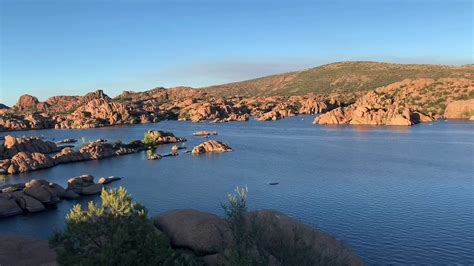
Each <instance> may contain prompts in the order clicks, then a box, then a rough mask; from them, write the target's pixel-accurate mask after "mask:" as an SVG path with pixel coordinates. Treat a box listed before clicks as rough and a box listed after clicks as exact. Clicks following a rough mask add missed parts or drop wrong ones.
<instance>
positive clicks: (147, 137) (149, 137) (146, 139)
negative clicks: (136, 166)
mask: <svg viewBox="0 0 474 266" xmlns="http://www.w3.org/2000/svg"><path fill="white" fill-rule="evenodd" d="M143 144H145V145H146V146H153V145H155V139H154V138H153V136H152V135H151V134H150V133H149V132H146V133H145V135H144V136H143Z"/></svg>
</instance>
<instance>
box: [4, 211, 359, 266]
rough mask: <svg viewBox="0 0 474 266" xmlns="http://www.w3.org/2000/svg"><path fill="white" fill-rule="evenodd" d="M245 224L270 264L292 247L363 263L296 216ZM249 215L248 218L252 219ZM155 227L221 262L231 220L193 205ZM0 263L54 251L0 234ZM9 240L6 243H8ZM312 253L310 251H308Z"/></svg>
mask: <svg viewBox="0 0 474 266" xmlns="http://www.w3.org/2000/svg"><path fill="white" fill-rule="evenodd" d="M246 220H248V221H249V222H247V223H246V224H247V225H246V227H247V228H246V230H254V229H252V228H251V227H252V226H258V228H259V230H260V235H261V238H262V239H259V242H258V243H256V244H257V245H258V250H259V252H264V253H265V254H266V256H268V257H269V258H270V259H271V261H269V262H268V263H269V265H282V261H285V260H288V259H291V258H290V257H289V255H290V254H291V256H295V255H296V254H294V253H292V252H294V251H292V250H282V247H291V248H293V249H294V250H295V251H296V250H298V251H299V252H302V254H303V255H304V253H303V252H304V251H306V252H309V253H308V254H310V253H311V252H312V250H318V252H319V253H323V254H324V255H325V256H326V257H327V258H331V257H333V258H338V261H337V262H336V261H334V262H333V263H344V264H345V265H362V264H363V263H362V261H361V260H360V259H359V258H358V257H357V256H356V255H354V254H353V253H352V252H351V251H350V250H349V249H348V248H347V247H346V246H345V245H344V244H343V243H342V242H341V241H339V240H337V239H336V238H335V237H333V236H331V235H329V234H327V233H324V232H322V231H320V230H317V229H314V228H312V227H310V226H308V225H306V224H303V223H301V222H299V221H297V220H296V219H293V218H290V217H288V216H287V215H285V214H283V213H280V212H278V211H274V210H260V211H254V212H249V213H247V214H246ZM250 221H251V222H250ZM153 223H154V225H155V228H156V230H158V231H159V232H160V233H162V234H164V235H165V236H166V237H167V238H168V239H169V241H170V243H171V245H172V247H173V249H175V250H176V251H179V252H180V253H182V254H188V255H187V256H192V257H193V258H194V260H195V261H196V262H197V263H199V264H200V265H222V264H223V263H225V257H226V256H227V255H228V254H226V252H227V250H228V249H229V247H230V246H231V245H232V241H233V239H232V233H231V228H230V227H229V226H230V225H229V224H228V223H227V221H226V220H225V219H223V218H220V217H219V216H217V215H214V214H211V213H206V212H201V211H197V210H193V209H184V210H172V211H168V212H164V213H161V214H158V215H156V216H155V217H154V218H153ZM0 243H3V244H0V246H1V247H2V248H1V251H0V264H2V265H18V263H25V264H28V265H39V264H41V265H57V261H56V259H57V252H56V251H55V250H54V249H53V248H51V247H50V246H49V245H48V242H47V241H44V240H36V239H32V238H29V237H24V236H0ZM7 243H8V244H7ZM311 254H312V253H311Z"/></svg>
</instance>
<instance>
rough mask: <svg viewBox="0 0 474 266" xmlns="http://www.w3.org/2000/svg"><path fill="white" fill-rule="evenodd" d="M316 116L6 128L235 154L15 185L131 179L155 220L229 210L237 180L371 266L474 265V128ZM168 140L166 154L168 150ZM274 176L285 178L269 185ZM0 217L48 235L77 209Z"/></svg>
mask: <svg viewBox="0 0 474 266" xmlns="http://www.w3.org/2000/svg"><path fill="white" fill-rule="evenodd" d="M312 121H313V117H312V116H297V117H292V118H288V119H283V120H280V121H274V122H257V121H253V120H252V121H249V122H246V123H243V122H231V123H225V124H210V123H201V124H192V123H189V122H178V121H163V122H159V123H156V124H146V125H130V126H116V127H108V128H98V129H84V130H41V131H22V132H11V133H2V134H1V135H2V136H3V135H6V134H13V135H16V136H24V135H25V136H44V137H45V138H46V139H49V140H51V139H54V140H62V139H65V138H76V139H79V143H78V145H82V143H81V138H84V140H85V141H88V140H96V139H98V138H104V139H108V140H122V141H124V142H125V141H130V140H133V139H142V138H143V133H144V132H145V131H146V130H148V129H160V130H165V131H171V132H173V133H174V134H175V135H177V136H180V137H185V138H187V139H188V142H186V144H185V145H186V146H187V147H188V148H190V149H192V147H193V146H195V145H197V144H199V143H200V142H203V141H205V140H206V139H205V138H202V137H195V136H192V133H193V132H195V131H199V130H208V131H217V132H218V133H219V135H218V136H213V137H211V139H217V140H221V141H223V142H225V143H227V144H229V145H230V146H231V147H232V148H233V149H234V151H233V152H229V153H224V154H213V155H201V156H192V155H191V154H185V153H184V152H183V153H181V154H180V155H179V156H176V157H168V158H163V159H162V160H158V161H148V160H146V156H145V153H144V152H142V153H137V154H131V155H125V156H121V157H114V158H109V159H104V160H100V161H88V162H80V163H72V164H65V165H59V166H56V167H54V168H51V169H45V170H40V171H36V172H31V173H26V174H21V175H15V176H11V177H9V178H8V179H7V180H6V181H5V182H6V183H16V182H20V181H21V182H25V181H28V180H29V179H32V178H44V179H47V180H50V181H53V182H56V183H59V184H61V185H63V186H66V184H67V179H68V178H69V177H72V176H76V175H81V174H92V175H94V176H95V177H96V181H97V180H98V178H99V177H101V176H111V175H117V176H125V179H123V180H121V181H118V182H115V183H113V184H112V185H111V186H110V187H118V186H124V187H125V188H127V190H128V191H129V192H130V193H131V194H132V195H133V197H134V199H135V200H136V201H137V202H140V203H142V204H143V205H145V206H146V207H147V208H148V210H149V213H150V215H151V216H152V215H155V214H157V213H159V212H162V211H166V210H170V209H179V208H195V209H199V210H202V211H209V212H213V213H216V214H218V215H223V211H222V209H221V203H222V202H225V201H226V197H227V193H230V192H232V191H233V189H234V188H235V187H236V186H247V187H248V189H249V206H250V209H268V208H271V209H277V210H279V211H282V212H284V213H286V214H288V215H290V216H292V217H295V218H297V219H299V220H301V221H303V222H305V223H308V224H311V225H313V226H315V227H318V228H320V229H322V230H324V231H326V232H329V233H331V234H333V235H335V236H336V237H337V238H339V239H341V240H343V241H344V242H345V243H346V244H347V245H348V246H350V247H351V248H352V249H353V250H354V251H355V252H356V253H357V254H358V255H359V256H360V257H362V259H363V260H364V261H366V262H367V263H369V264H382V263H383V264H388V263H405V264H420V263H425V264H455V263H460V264H472V263H474V253H473V251H472V248H473V247H474V182H473V173H474V123H472V122H444V121H439V122H434V123H430V124H421V125H415V126H412V127H380V126H379V127H371V126H358V127H352V126H318V125H313V124H312ZM170 148H171V145H163V146H162V147H160V148H159V150H158V152H159V153H169V152H170ZM269 182H279V184H278V185H275V186H271V185H269V184H268V183H269ZM98 199H99V196H91V197H83V198H81V199H80V200H77V201H63V202H61V203H59V204H58V205H57V209H56V210H50V211H46V212H42V213H37V214H29V215H20V216H16V217H11V218H8V219H3V220H0V234H19V235H30V236H33V237H37V238H48V236H50V235H51V234H52V233H53V232H54V231H55V230H58V229H60V228H61V227H62V226H63V225H64V218H65V215H66V214H67V213H68V211H69V209H70V208H71V206H72V205H74V204H76V203H78V202H79V203H83V204H84V203H86V202H88V201H90V200H98Z"/></svg>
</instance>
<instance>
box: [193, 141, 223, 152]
mask: <svg viewBox="0 0 474 266" xmlns="http://www.w3.org/2000/svg"><path fill="white" fill-rule="evenodd" d="M228 151H232V148H231V147H229V145H227V144H225V143H223V142H220V141H217V140H210V141H206V142H203V143H201V144H199V145H197V146H196V147H194V148H193V150H192V151H191V153H192V154H202V153H221V152H228Z"/></svg>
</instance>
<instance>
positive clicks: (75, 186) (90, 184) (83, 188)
mask: <svg viewBox="0 0 474 266" xmlns="http://www.w3.org/2000/svg"><path fill="white" fill-rule="evenodd" d="M102 188H103V183H102V184H99V183H94V177H93V176H91V175H81V176H76V177H71V178H70V179H69V180H68V181H67V189H69V190H72V191H74V192H76V193H77V194H79V195H98V194H100V192H101V191H102Z"/></svg>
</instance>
